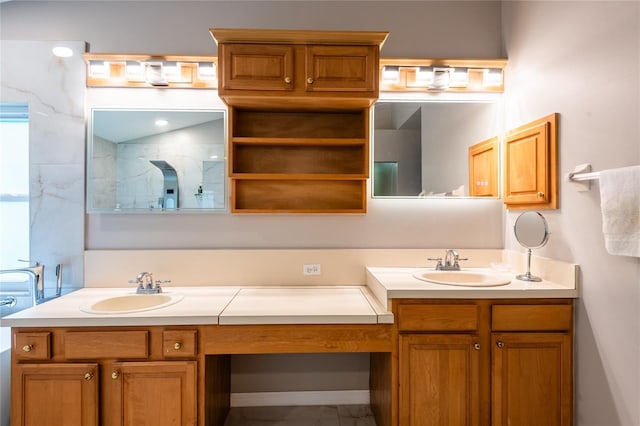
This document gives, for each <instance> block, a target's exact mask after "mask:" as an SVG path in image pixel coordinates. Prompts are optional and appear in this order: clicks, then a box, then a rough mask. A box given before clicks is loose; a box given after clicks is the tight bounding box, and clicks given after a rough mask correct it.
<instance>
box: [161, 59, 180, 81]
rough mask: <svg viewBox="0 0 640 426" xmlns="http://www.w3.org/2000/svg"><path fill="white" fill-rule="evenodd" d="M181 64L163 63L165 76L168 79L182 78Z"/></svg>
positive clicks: (173, 62) (175, 62)
mask: <svg viewBox="0 0 640 426" xmlns="http://www.w3.org/2000/svg"><path fill="white" fill-rule="evenodd" d="M180 68H181V67H180V62H177V61H165V62H163V69H164V75H165V77H167V79H175V78H179V77H180Z"/></svg>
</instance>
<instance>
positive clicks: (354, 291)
mask: <svg viewBox="0 0 640 426" xmlns="http://www.w3.org/2000/svg"><path fill="white" fill-rule="evenodd" d="M552 266H553V267H549V268H547V270H546V271H543V272H545V273H548V274H549V275H551V276H553V277H554V280H553V281H549V280H543V281H542V282H526V281H520V280H518V279H516V278H515V276H516V273H515V272H513V273H512V272H497V271H491V272H492V273H499V274H503V275H504V274H506V275H507V276H509V277H510V278H511V282H510V283H509V284H507V285H502V286H496V287H469V286H465V287H463V286H452V285H442V284H434V283H430V282H427V281H423V280H420V279H417V278H415V277H414V276H413V274H414V273H415V272H416V271H428V270H433V268H431V269H426V268H408V267H393V268H387V267H368V268H366V280H367V285H360V286H359V285H351V286H320V285H305V286H302V285H301V286H198V287H167V288H165V289H164V292H165V293H166V294H179V295H181V296H183V297H182V299H181V300H179V301H178V302H176V303H173V304H171V305H168V306H164V307H161V308H158V309H151V310H146V311H140V312H130V313H106V314H96V313H87V312H85V311H83V310H81V308H82V307H85V306H88V305H91V304H93V303H95V302H98V301H100V300H104V299H107V298H111V297H116V296H124V295H128V294H133V293H134V290H133V289H131V288H130V287H127V288H83V289H81V290H78V291H75V292H72V293H69V294H67V295H65V296H62V297H60V298H58V299H54V300H52V301H49V302H46V303H43V304H41V305H37V306H35V307H33V308H29V309H26V310H24V311H20V312H17V313H15V314H13V315H9V316H7V317H4V318H2V320H1V322H2V324H1V326H3V327H48V326H51V327H74V326H135V325H199V324H202V325H204V324H214V325H215V324H222V325H233V324H238V325H240V324H245V325H246V324H382V323H383V324H390V323H393V314H392V313H391V312H389V310H388V309H389V308H388V301H389V300H390V299H397V298H425V299H426V298H429V299H445V298H446V299H452V298H453V299H486V298H513V299H517V298H575V297H578V289H577V284H576V275H577V272H576V271H577V266H576V265H570V264H567V265H565V266H562V267H560V268H558V267H557V265H552ZM465 269H466V270H471V271H485V272H488V271H490V270H489V269H482V268H465Z"/></svg>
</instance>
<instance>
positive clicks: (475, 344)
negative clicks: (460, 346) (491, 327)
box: [473, 343, 480, 351]
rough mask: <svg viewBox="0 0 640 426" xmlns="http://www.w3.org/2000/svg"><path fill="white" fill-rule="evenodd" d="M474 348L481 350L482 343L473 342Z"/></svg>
mask: <svg viewBox="0 0 640 426" xmlns="http://www.w3.org/2000/svg"><path fill="white" fill-rule="evenodd" d="M473 349H475V350H476V351H479V350H480V343H474V344H473Z"/></svg>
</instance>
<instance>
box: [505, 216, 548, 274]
mask: <svg viewBox="0 0 640 426" xmlns="http://www.w3.org/2000/svg"><path fill="white" fill-rule="evenodd" d="M513 232H514V233H515V235H516V240H518V242H519V243H520V245H521V246H522V247H525V248H526V249H527V272H526V273H524V274H520V275H518V276H516V278H517V279H519V280H521V281H533V282H539V281H542V279H541V278H540V277H536V276H534V275H531V249H534V248H540V247H542V246H544V245H545V244H546V243H547V241H548V240H549V228H548V227H547V221H546V220H545V218H544V216H542V215H541V214H540V213H538V212H524V213H522V214H521V215H520V216H518V218H517V219H516V223H515V225H514V226H513Z"/></svg>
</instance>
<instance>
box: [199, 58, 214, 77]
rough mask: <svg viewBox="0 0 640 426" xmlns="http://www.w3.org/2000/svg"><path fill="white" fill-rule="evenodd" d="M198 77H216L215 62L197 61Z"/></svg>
mask: <svg viewBox="0 0 640 426" xmlns="http://www.w3.org/2000/svg"><path fill="white" fill-rule="evenodd" d="M198 78H200V80H214V79H215V78H216V64H214V63H213V62H198Z"/></svg>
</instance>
